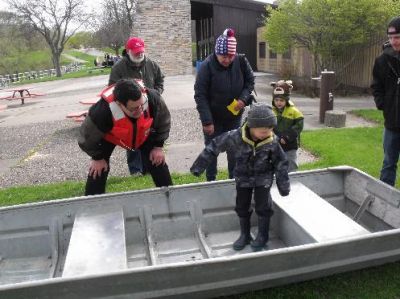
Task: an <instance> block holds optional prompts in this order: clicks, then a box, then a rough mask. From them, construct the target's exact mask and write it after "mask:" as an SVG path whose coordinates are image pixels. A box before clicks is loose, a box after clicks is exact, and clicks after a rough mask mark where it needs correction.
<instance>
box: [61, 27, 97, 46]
mask: <svg viewBox="0 0 400 299" xmlns="http://www.w3.org/2000/svg"><path fill="white" fill-rule="evenodd" d="M67 46H68V47H70V48H74V49H79V48H80V47H81V46H83V47H85V48H88V47H93V32H88V31H80V32H76V33H75V34H74V35H72V36H71V37H70V38H69V40H68V43H67Z"/></svg>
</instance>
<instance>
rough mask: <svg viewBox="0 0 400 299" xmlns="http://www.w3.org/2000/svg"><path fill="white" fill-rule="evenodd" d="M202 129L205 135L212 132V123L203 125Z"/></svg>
mask: <svg viewBox="0 0 400 299" xmlns="http://www.w3.org/2000/svg"><path fill="white" fill-rule="evenodd" d="M203 131H204V133H205V134H206V135H212V134H214V125H213V124H211V125H206V126H203Z"/></svg>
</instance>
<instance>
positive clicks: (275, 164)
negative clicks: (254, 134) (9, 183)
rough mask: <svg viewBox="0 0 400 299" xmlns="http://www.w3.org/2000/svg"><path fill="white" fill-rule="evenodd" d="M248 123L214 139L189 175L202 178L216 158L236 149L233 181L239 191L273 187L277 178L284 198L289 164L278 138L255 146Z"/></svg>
mask: <svg viewBox="0 0 400 299" xmlns="http://www.w3.org/2000/svg"><path fill="white" fill-rule="evenodd" d="M249 134H250V133H249V129H248V127H247V123H245V124H244V125H243V126H242V127H241V128H239V129H236V130H232V131H229V132H226V133H224V134H223V135H220V136H218V137H215V138H214V139H213V140H212V142H211V143H210V144H209V145H208V146H207V147H206V148H205V149H204V150H203V151H202V152H201V154H200V155H199V156H198V158H197V159H196V161H195V162H194V163H193V165H192V167H191V168H190V171H191V172H192V173H193V174H195V175H199V174H201V173H202V172H203V171H204V170H205V169H206V167H207V165H208V164H209V162H210V161H211V159H212V158H213V157H216V156H218V154H219V153H220V152H224V151H226V150H227V149H229V148H234V149H235V160H236V165H235V171H234V177H235V180H236V184H237V185H238V186H239V187H249V188H252V187H257V186H266V187H268V188H269V187H271V185H272V182H273V178H274V174H275V176H276V184H277V186H278V190H279V192H280V193H281V194H282V195H287V194H289V191H290V182H289V176H288V161H287V159H286V155H285V153H284V152H283V150H282V148H281V146H280V145H279V143H278V140H277V139H276V137H275V136H273V137H270V138H267V139H265V140H263V141H261V142H258V143H255V142H254V141H252V140H251V139H250V137H249Z"/></svg>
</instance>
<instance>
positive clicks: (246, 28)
mask: <svg viewBox="0 0 400 299" xmlns="http://www.w3.org/2000/svg"><path fill="white" fill-rule="evenodd" d="M265 13H266V10H265V4H264V3H261V2H256V1H249V0H195V1H191V18H192V26H193V32H194V34H193V36H192V42H193V43H194V44H195V45H196V54H195V55H196V57H193V59H195V60H204V59H205V58H206V57H207V56H208V55H209V54H211V53H212V52H213V51H214V45H215V40H216V38H217V37H218V36H219V35H221V34H222V33H223V31H224V30H225V29H226V28H228V27H230V28H233V29H234V30H235V32H236V34H235V36H236V39H237V41H238V45H237V51H238V53H244V54H246V57H247V59H248V60H249V62H250V64H251V66H252V67H253V68H254V69H255V70H256V69H257V27H259V26H260V24H262V23H263V21H264V17H263V16H264V15H265Z"/></svg>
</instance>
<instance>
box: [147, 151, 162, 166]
mask: <svg viewBox="0 0 400 299" xmlns="http://www.w3.org/2000/svg"><path fill="white" fill-rule="evenodd" d="M149 159H150V161H151V163H152V164H153V165H155V166H159V165H161V164H165V154H164V152H163V149H162V148H161V147H155V148H153V149H152V150H151V152H150V157H149Z"/></svg>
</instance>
